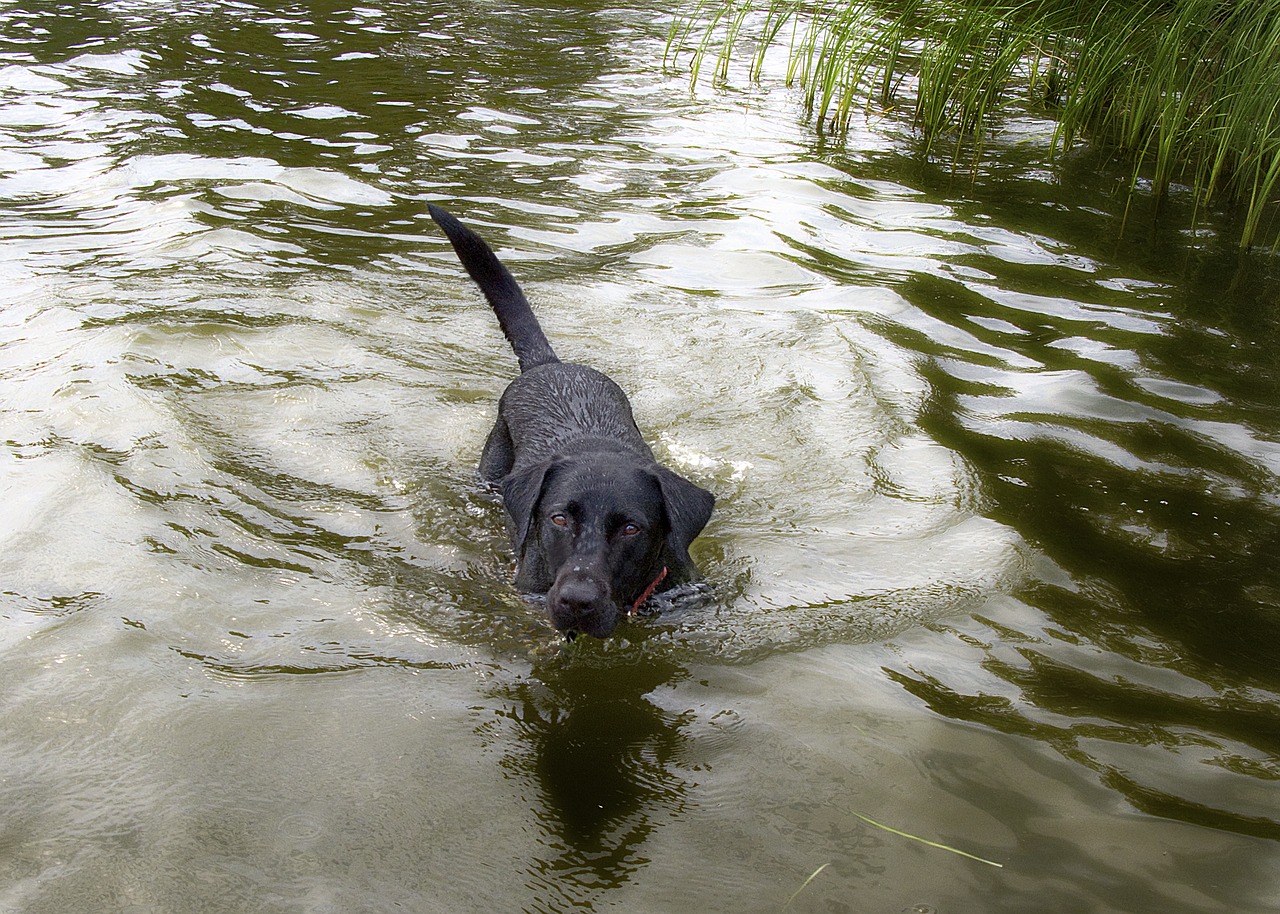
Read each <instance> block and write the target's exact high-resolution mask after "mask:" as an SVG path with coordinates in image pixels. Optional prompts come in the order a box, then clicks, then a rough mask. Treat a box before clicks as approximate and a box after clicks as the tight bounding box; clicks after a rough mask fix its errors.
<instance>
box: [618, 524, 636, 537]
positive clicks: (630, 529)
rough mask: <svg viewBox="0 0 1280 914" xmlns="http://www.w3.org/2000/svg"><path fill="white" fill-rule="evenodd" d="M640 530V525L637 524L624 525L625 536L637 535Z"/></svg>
mask: <svg viewBox="0 0 1280 914" xmlns="http://www.w3.org/2000/svg"><path fill="white" fill-rule="evenodd" d="M639 532H640V527H639V525H637V524H624V525H623V527H622V535H623V536H635V535H636V534H637V533H639Z"/></svg>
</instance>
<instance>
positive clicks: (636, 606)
mask: <svg viewBox="0 0 1280 914" xmlns="http://www.w3.org/2000/svg"><path fill="white" fill-rule="evenodd" d="M666 576H667V566H666V565H663V566H662V570H661V571H659V572H658V576H657V577H656V578H654V579H653V583H652V584H650V585H649V586H648V587H646V588H645V589H644V593H642V594H640V596H639V597H637V598H636V601H635V602H634V603H632V604H631V608H630V609H629V610H627V618H630V617H631V616H634V615H635V614H636V613H637V612H639V611H640V607H641V606H643V605H644V601H645V600H647V599H649V598H650V597H651V596H653V592H654V591H655V590H657V589H658V585H659V584H661V583H662V579H663V578H665V577H666Z"/></svg>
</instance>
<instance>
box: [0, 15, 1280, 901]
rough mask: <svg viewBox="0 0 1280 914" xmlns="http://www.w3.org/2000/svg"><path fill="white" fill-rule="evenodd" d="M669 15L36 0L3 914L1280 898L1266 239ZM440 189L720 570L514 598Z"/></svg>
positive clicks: (19, 48)
mask: <svg viewBox="0 0 1280 914" xmlns="http://www.w3.org/2000/svg"><path fill="white" fill-rule="evenodd" d="M664 16H665V14H663V15H657V14H655V13H654V12H653V11H652V10H629V9H626V8H622V7H617V6H610V5H607V4H593V3H580V4H574V5H571V6H570V7H569V8H560V7H559V6H545V7H540V6H530V5H521V6H519V7H516V8H512V7H510V6H503V5H501V4H495V3H490V2H485V0H482V2H477V3H474V4H466V5H461V6H459V5H449V4H436V3H434V2H424V3H414V4H410V3H403V2H396V3H378V4H376V5H375V4H370V5H369V6H355V7H351V6H345V5H341V4H320V3H316V4H310V5H306V6H302V5H297V6H287V7H282V8H275V9H268V8H263V7H260V6H257V5H254V4H251V3H241V2H207V3H199V4H170V3H165V2H163V0H154V2H144V0H136V2H119V3H105V4H84V3H64V4H57V3H54V2H36V0H25V2H23V0H20V2H17V3H11V4H9V5H7V6H5V7H3V8H0V279H3V282H2V283H0V421H2V422H3V434H2V435H0V439H2V440H3V447H2V448H0V459H2V460H3V463H2V467H3V469H2V470H0V474H2V475H0V486H2V491H3V493H4V502H5V506H6V507H5V510H4V512H3V519H2V520H0V544H2V548H0V591H2V596H0V621H2V623H3V624H2V625H0V651H2V652H3V654H2V657H0V685H2V686H3V688H2V689H0V709H2V713H0V731H2V732H3V739H2V740H0V911H3V912H8V911H14V912H18V911H21V912H24V914H25V912H33V914H34V912H45V911H48V912H59V914H65V912H67V911H95V912H96V911H126V912H134V914H136V912H166V914H168V912H185V911H209V912H214V911H216V912H220V914H222V912H231V911H253V912H274V911H280V912H295V911H298V912H301V911H305V912H320V911H335V912H338V911H341V912H352V911H393V910H414V911H435V910H440V911H444V910H450V911H453V910H477V909H481V908H484V909H486V910H490V909H492V910H525V911H568V910H599V909H604V908H608V907H618V908H620V909H625V910H629V911H655V912H658V911H673V910H688V909H692V908H700V909H709V910H730V909H735V908H736V909H741V910H750V911H754V910H778V909H780V908H782V907H783V906H784V905H786V904H787V902H788V899H790V898H792V896H793V893H797V890H800V889H802V887H803V889H802V891H799V893H798V894H795V897H794V899H793V900H792V902H791V905H790V909H794V910H796V911H803V910H815V911H816V910H823V911H845V910H847V911H862V910H881V911H902V910H920V911H927V910H935V911H938V912H947V911H974V910H978V911H1005V910H1008V911H1020V912H1021V911H1027V910H1043V911H1160V912H1198V911H1205V912H1210V911H1223V910H1232V911H1241V912H1250V911H1259V912H1261V911H1265V910H1271V909H1272V908H1273V907H1274V902H1275V898H1276V897H1277V892H1278V891H1280V886H1278V885H1277V882H1278V881H1280V880H1278V879H1277V872H1280V870H1278V869H1277V864H1280V853H1277V843H1276V842H1277V840H1280V809H1278V808H1277V805H1278V804H1277V796H1278V795H1280V794H1278V792H1277V788H1276V784H1275V782H1276V780H1277V779H1278V778H1280V765H1278V764H1277V758H1278V757H1280V736H1277V734H1280V710H1278V707H1280V705H1278V704H1277V697H1278V696H1277V691H1278V690H1280V675H1278V674H1277V672H1276V669H1277V660H1278V659H1280V648H1277V644H1280V613H1278V611H1277V606H1278V605H1280V575H1278V574H1277V571H1276V570H1275V567H1274V557H1275V555H1276V548H1275V547H1276V545H1277V540H1278V539H1280V523H1278V517H1280V515H1278V514H1277V495H1278V493H1280V486H1278V485H1277V478H1278V474H1280V443H1278V440H1280V435H1278V431H1280V409H1278V408H1277V403H1280V390H1278V389H1277V388H1278V387H1280V370H1278V363H1277V361H1276V358H1275V356H1274V353H1275V352H1276V351H1277V343H1278V341H1277V339H1276V337H1277V333H1276V327H1277V324H1276V321H1275V320H1274V317H1273V315H1274V313H1275V309H1276V306H1277V304H1280V302H1278V301H1277V299H1278V298H1280V296H1278V295H1277V289H1278V288H1280V283H1277V278H1278V277H1277V276H1276V267H1275V264H1274V262H1273V261H1272V260H1271V259H1269V258H1267V257H1266V256H1264V255H1243V256H1241V255H1237V254H1236V253H1235V252H1234V251H1233V250H1232V247H1231V241H1230V238H1231V234H1230V229H1229V228H1227V229H1224V230H1223V231H1222V233H1221V235H1219V234H1218V228H1219V227H1218V226H1217V225H1216V224H1215V223H1214V222H1213V221H1212V220H1210V221H1209V222H1208V223H1207V224H1203V223H1202V224H1201V226H1200V228H1198V229H1197V230H1196V231H1194V232H1191V231H1181V230H1179V226H1180V225H1184V224H1187V223H1186V222H1185V221H1183V220H1181V217H1182V216H1185V215H1187V214H1188V213H1189V212H1190V209H1191V204H1190V201H1188V200H1185V199H1182V197H1181V196H1179V195H1178V194H1175V195H1174V198H1173V199H1172V200H1171V201H1169V203H1168V207H1167V208H1168V210H1169V211H1170V212H1169V213H1168V215H1171V216H1172V218H1169V219H1166V220H1164V221H1162V222H1160V223H1158V224H1154V223H1152V222H1151V219H1150V215H1151V214H1149V213H1145V212H1141V211H1140V207H1139V210H1136V211H1134V212H1131V213H1130V214H1129V216H1128V224H1127V225H1126V226H1125V227H1124V228H1123V230H1122V228H1121V220H1122V218H1123V217H1124V209H1123V201H1122V200H1121V199H1119V198H1118V196H1117V195H1116V193H1115V191H1116V187H1117V181H1118V180H1119V178H1120V175H1121V172H1118V171H1117V172H1115V173H1114V175H1113V173H1112V170H1111V166H1110V164H1109V163H1107V162H1106V161H1105V160H1099V159H1096V158H1093V157H1090V156H1089V155H1087V154H1084V153H1079V154H1076V155H1075V156H1073V157H1070V158H1069V159H1068V160H1067V161H1066V162H1064V163H1063V165H1062V169H1061V171H1060V172H1057V173H1050V172H1048V171H1046V170H1044V168H1043V164H1042V163H1043V162H1044V160H1045V149H1046V147H1047V142H1048V139H1047V138H1048V134H1049V130H1050V129H1051V127H1050V126H1049V125H1045V124H1040V123H1037V122H1034V121H1029V120H1026V121H1019V122H1016V123H1015V124H1013V125H1011V127H1010V129H1009V131H1008V132H1007V133H1006V135H1005V136H1004V137H1003V138H1001V140H1000V141H999V142H998V143H996V144H995V146H996V148H995V150H994V152H993V160H992V162H991V164H990V165H989V166H988V167H984V168H983V169H982V170H981V171H980V173H979V174H978V175H976V176H972V175H967V174H953V173H951V172H950V171H949V170H948V169H947V168H945V167H943V166H939V165H936V164H932V163H929V162H925V161H922V160H920V159H919V158H917V157H916V156H915V155H914V154H913V152H912V147H911V143H910V139H909V137H908V135H907V134H906V132H905V130H904V129H903V128H902V127H901V126H900V125H898V124H896V123H895V122H894V121H892V120H891V119H889V118H881V119H878V120H873V121H872V122H871V123H869V124H864V125H861V126H859V127H857V128H856V129H855V130H854V132H853V133H852V134H851V136H850V137H849V138H848V142H847V143H846V144H843V145H841V144H835V143H828V142H826V141H824V140H823V139H822V138H821V137H818V136H815V134H814V132H813V131H812V130H811V129H810V128H808V127H806V126H804V125H803V122H802V116H801V111H800V110H799V108H798V107H797V103H796V99H795V97H794V96H793V95H791V94H790V93H788V92H787V91H786V90H784V89H782V88H780V87H778V86H765V87H763V88H758V89H757V88H752V87H750V86H749V85H748V83H747V82H746V81H745V80H738V81H737V82H736V83H735V85H736V86H737V88H736V89H734V90H731V91H723V92H713V91H711V90H710V89H707V88H702V89H700V90H698V91H697V92H696V93H691V92H690V91H689V87H688V85H687V82H686V80H685V78H684V77H683V76H681V75H679V74H675V75H671V74H664V73H663V72H662V71H661V70H660V68H659V63H660V60H661V51H662V41H663V37H664V35H665V28H666V26H665V19H664ZM427 200H435V201H441V202H442V203H444V204H445V205H447V206H449V207H450V208H451V209H452V210H454V211H455V212H456V213H458V214H459V215H460V216H461V217H463V218H464V219H467V220H468V221H470V222H472V223H473V224H475V225H477V226H479V227H481V229H482V230H483V231H484V232H485V234H486V235H487V236H488V237H489V238H490V239H491V240H492V241H493V242H494V244H495V246H496V247H497V248H498V249H499V250H500V253H501V254H502V256H503V257H504V259H506V260H507V262H508V263H510V264H511V265H512V267H513V269H514V270H515V272H516V273H517V274H518V275H519V276H520V277H521V279H522V281H523V282H524V284H525V286H526V288H527V290H528V291H529V293H530V296H531V298H533V300H534V302H535V307H536V308H537V309H538V311H539V313H540V315H541V316H542V318H543V321H544V323H545V325H546V327H547V329H548V333H549V335H550V336H551V338H552V340H553V342H554V343H555V345H556V347H557V349H558V350H559V351H560V352H561V354H562V355H564V356H565V357H566V358H571V359H577V360H582V361H587V362H590V363H591V364H593V365H595V366H597V367H600V368H602V369H604V370H606V371H608V372H609V373H611V374H612V375H613V376H614V377H615V378H617V380H618V381H619V382H620V383H621V384H622V385H623V386H624V387H625V388H626V389H627V390H628V391H630V392H631V393H632V394H633V400H634V403H635V407H636V412H637V416H638V418H639V420H640V424H641V426H642V428H643V429H644V430H645V431H646V433H647V434H648V436H649V438H650V440H651V442H652V443H653V444H654V447H655V450H656V451H657V452H658V453H659V455H660V456H661V458H662V459H663V460H664V461H665V462H667V463H669V464H671V465H673V466H675V467H677V468H679V469H680V471H681V472H682V473H684V474H685V475H687V476H689V477H690V478H693V479H695V480H696V481H697V482H699V483H700V484H702V485H704V486H706V487H708V488H710V489H712V490H714V491H715V492H716V493H717V495H718V496H719V504H718V508H717V514H716V516H715V518H714V519H713V522H712V524H711V526H710V527H709V528H708V530H707V533H706V535H705V536H704V537H703V538H702V539H701V540H700V541H699V542H698V543H697V545H696V549H695V555H696V558H697V559H698V560H699V562H700V563H701V564H702V566H703V567H704V569H705V570H706V572H707V577H708V582H709V585H710V590H711V593H710V597H709V598H708V599H705V600H702V601H698V602H693V603H688V604H676V605H671V606H668V607H666V608H665V611H664V612H662V613H660V614H658V615H655V616H651V617H649V618H646V619H644V620H641V621H640V622H637V623H635V624H633V625H630V626H627V627H626V629H625V631H623V632H622V633H621V634H620V636H619V637H618V638H616V639H614V640H612V641H610V642H607V643H595V642H587V641H583V640H580V641H579V642H578V643H577V644H576V645H575V646H574V647H573V648H572V649H566V648H565V647H564V646H563V645H562V644H560V643H559V642H558V641H557V639H556V638H555V637H554V635H553V633H552V632H551V631H550V630H549V628H548V626H547V625H546V624H545V622H544V621H543V619H542V616H541V614H540V612H539V610H538V608H537V607H536V606H535V605H530V604H527V603H525V602H523V601H521V600H520V599H519V598H518V596H517V595H516V594H515V593H514V592H513V590H512V588H511V587H510V584H509V567H508V562H509V558H508V556H507V553H506V551H505V550H506V546H505V537H504V533H503V529H502V522H501V516H500V509H499V508H498V506H497V505H495V504H494V503H493V501H492V499H491V498H490V497H489V496H488V495H487V493H486V492H485V491H484V490H483V489H481V487H479V486H478V485H477V483H476V480H475V476H474V466H475V463H476V461H477V459H478V456H479V452H480V447H481V444H482V442H483V438H484V435H485V433H486V432H487V429H488V425H489V424H490V422H491V421H492V415H493V409H494V404H495V400H496V396H497V394H498V393H499V392H500V391H501V389H502V388H503V386H504V385H505V383H506V382H507V380H508V379H509V378H510V377H511V376H512V374H513V372H514V370H515V366H514V359H513V358H512V356H511V355H510V353H509V351H508V350H507V349H506V348H505V344H504V342H503V341H502V337H501V334H500V332H499V331H498V329H497V327H496V326H495V323H494V321H493V318H492V315H491V314H490V313H489V312H488V311H487V309H486V308H485V307H483V304H482V303H481V302H479V300H478V296H477V295H476V294H475V293H474V291H473V290H472V288H471V287H470V286H469V285H468V283H467V281H466V280H465V277H463V276H462V274H461V271H460V270H459V268H458V266H457V264H456V261H455V260H454V258H453V255H452V252H451V251H449V249H448V248H447V246H446V245H445V244H444V243H443V241H442V240H441V239H440V238H439V237H438V236H437V234H436V233H435V231H434V230H433V227H432V226H431V223H430V222H429V220H427V219H426V212H425V211H426V201H427ZM1153 224H1154V225H1156V227H1153ZM876 823H880V824H881V825H885V826H889V827H890V828H892V829H896V831H897V832H905V833H907V834H908V835H914V836H917V837H919V838H924V839H927V840H929V841H932V842H935V844H942V845H946V846H948V847H951V848H955V849H959V850H963V851H965V852H966V853H969V854H972V855H975V856H977V857H981V858H983V859H984V860H987V861H991V862H993V863H1000V864H1002V865H1003V866H1002V868H996V867H993V866H990V865H988V864H987V863H984V862H982V861H978V860H974V859H973V858H971V857H963V856H960V855H957V854H954V853H950V852H948V851H947V850H946V849H944V848H939V847H936V846H933V845H926V844H923V843H921V842H919V841H915V840H912V839H911V838H910V837H906V836H904V835H902V834H898V833H895V832H893V831H889V830H887V829H885V828H878V827H876ZM820 867H822V869H821V871H820V872H817V875H816V876H814V878H813V879H812V881H811V882H808V883H806V879H808V878H809V877H810V875H812V874H814V873H815V872H816V871H818V870H819V868H820Z"/></svg>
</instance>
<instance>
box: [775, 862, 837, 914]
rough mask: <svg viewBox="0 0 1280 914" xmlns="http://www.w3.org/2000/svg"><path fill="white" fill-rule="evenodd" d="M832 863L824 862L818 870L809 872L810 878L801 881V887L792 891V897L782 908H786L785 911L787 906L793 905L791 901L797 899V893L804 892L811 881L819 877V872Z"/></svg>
mask: <svg viewBox="0 0 1280 914" xmlns="http://www.w3.org/2000/svg"><path fill="white" fill-rule="evenodd" d="M830 865H831V864H829V863H824V864H822V866H820V867H818V868H817V869H816V870H814V871H813V872H812V873H810V874H809V878H808V879H806V880H805V881H804V882H802V883H800V888H798V889H796V890H795V891H794V892H792V893H791V897H790V898H788V899H787V903H786V904H784V905H783V906H782V910H784V911H785V910H786V909H787V908H789V907H791V902H793V901H795V900H796V896H797V895H799V894H800V893H801V892H803V891H804V890H805V889H807V888H808V887H809V883H811V882H813V880H815V879H817V878H818V874H819V873H821V872H822V871H823V870H825V869H826V868H827V867H829V866H830Z"/></svg>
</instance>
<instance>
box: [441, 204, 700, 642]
mask: <svg viewBox="0 0 1280 914" xmlns="http://www.w3.org/2000/svg"><path fill="white" fill-rule="evenodd" d="M429 209H430V211H431V218H433V219H434V220H435V221H436V223H437V224H438V225H439V226H440V228H442V229H444V233H445V234H446V235H447V236H448V237H449V241H450V242H452V244H453V249H454V251H456V252H457V255H458V259H459V260H461V261H462V265H463V266H464V267H465V268H466V270H467V273H468V274H470V276H471V278H472V279H473V280H475V283H476V285H478V286H479V287H480V291H482V292H483V293H484V296H485V298H487V299H488V300H489V304H490V305H491V306H492V307H493V310H494V312H495V313H496V314H497V316H498V323H499V324H501V325H502V331H503V333H504V334H506V337H507V340H508V341H509V342H510V343H511V348H512V349H514V350H515V354H516V357H517V358H518V359H519V360H520V372H521V373H520V376H519V377H518V378H516V379H515V380H514V381H512V382H511V384H510V385H508V387H507V389H506V390H505V391H504V392H503V394H502V399H501V401H500V402H499V404H498V419H497V422H495V423H494V426H493V430H492V431H491V432H490V433H489V438H488V440H487V441H486V442H485V445H484V452H483V454H482V455H481V457H480V476H481V478H482V479H484V480H485V481H486V482H487V483H489V484H491V485H494V486H496V487H497V488H498V489H499V490H500V491H501V493H502V500H503V503H504V505H505V506H506V509H507V514H508V515H509V524H508V528H509V531H510V533H511V546H512V549H513V550H514V551H515V554H516V559H517V562H518V565H517V569H518V570H517V572H516V586H517V587H518V588H519V589H520V590H522V591H524V592H527V593H545V594H546V595H547V611H548V613H549V615H550V617H551V622H552V624H553V625H554V626H555V627H556V629H557V630H559V631H561V632H563V633H564V634H565V635H566V636H567V637H568V638H570V639H572V638H573V637H575V636H576V635H578V634H587V635H594V636H596V637H597V638H604V637H607V636H608V635H610V634H611V633H612V632H613V630H614V628H615V627H616V626H617V624H618V620H619V619H620V618H621V617H622V616H624V615H631V614H633V613H634V612H635V611H636V610H638V609H639V608H640V606H641V604H643V603H644V602H645V601H646V600H647V599H648V598H649V597H650V596H651V595H652V594H653V593H655V592H657V591H662V590H667V589H669V588H671V587H674V586H676V585H678V584H683V583H686V582H688V581H692V580H696V579H697V577H698V569H697V568H696V566H695V565H694V564H693V560H692V559H691V558H690V557H689V544H690V543H691V542H693V540H694V538H695V537H696V536H697V535H698V534H699V533H700V532H701V531H702V528H703V527H704V526H706V523H707V521H708V520H709V519H710V518H711V510H712V508H713V507H714V505H715V498H714V497H713V496H712V495H711V493H710V492H708V491H706V490H705V489H702V488H700V487H698V486H696V485H694V484H693V483H692V482H690V481H689V480H687V479H684V478H682V477H681V476H678V475H676V474H675V473H673V472H672V471H671V470H668V469H667V468H665V467H663V466H659V465H658V463H656V462H655V461H654V459H653V452H652V451H650V450H649V447H648V445H646V444H645V443H644V439H643V438H641V437H640V431H639V429H637V428H636V422H635V419H634V418H632V415H631V403H630V402H629V401H628V400H627V395H626V394H625V393H623V392H622V388H620V387H619V386H618V385H617V384H616V383H614V382H613V381H612V380H610V379H609V378H608V377H606V376H605V375H603V374H601V373H600V372H598V371H596V370H595V369H592V368H588V367H586V366H585V365H575V364H573V363H570V362H561V361H560V359H559V358H557V357H556V354H555V352H553V351H552V349H551V344H550V343H549V342H547V337H546V335H545V334H544V333H543V332H542V327H541V326H539V324H538V319H537V318H536V317H535V316H534V314H533V309H532V308H530V307H529V302H528V301H527V300H526V299H525V297H524V293H523V292H522V291H520V286H519V285H518V284H517V283H516V281H515V278H514V277H513V276H512V275H511V273H510V271H508V270H507V268H506V267H505V266H503V265H502V262H501V261H499V260H498V258H497V256H496V255H495V254H494V253H493V251H492V250H490V249H489V246H488V245H487V244H485V242H484V241H483V239H481V238H480V236H479V235H477V234H476V233H475V232H473V231H471V230H470V229H469V228H467V227H466V226H464V225H463V224H462V223H461V222H459V221H458V220H457V219H455V218H454V217H453V216H451V215H450V214H449V213H447V212H445V211H444V210H442V209H441V208H440V207H438V206H434V205H432V206H429Z"/></svg>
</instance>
